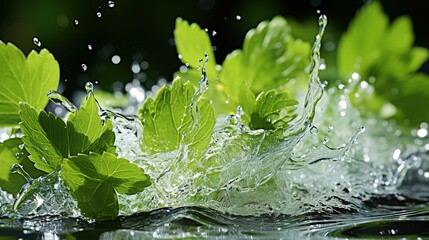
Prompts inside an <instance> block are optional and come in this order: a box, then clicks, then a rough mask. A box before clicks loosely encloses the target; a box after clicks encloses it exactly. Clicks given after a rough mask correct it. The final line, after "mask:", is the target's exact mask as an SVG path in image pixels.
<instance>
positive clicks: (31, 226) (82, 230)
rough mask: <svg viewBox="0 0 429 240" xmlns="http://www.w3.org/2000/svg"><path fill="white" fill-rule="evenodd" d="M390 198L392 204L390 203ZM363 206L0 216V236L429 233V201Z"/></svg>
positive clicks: (388, 235) (377, 201) (409, 235)
mask: <svg viewBox="0 0 429 240" xmlns="http://www.w3.org/2000/svg"><path fill="white" fill-rule="evenodd" d="M385 204H389V205H385ZM366 205H367V206H366V208H365V209H363V210H362V211H360V212H344V211H343V212H338V213H333V214H317V213H311V214H306V215H300V216H293V217H291V216H286V215H263V216H259V217H246V216H236V215H229V214H222V213H220V212H217V211H215V210H211V209H203V208H196V207H181V208H175V209H168V208H163V209H158V210H155V211H152V212H144V213H138V214H135V215H132V216H127V217H118V218H117V219H116V220H114V221H101V222H95V223H88V222H86V221H84V220H82V219H78V218H75V219H73V218H64V217H60V216H55V217H54V216H45V217H37V218H22V219H10V218H3V219H1V220H0V229H1V230H0V238H1V239H3V238H2V237H7V236H9V237H11V238H12V239H15V238H22V239H203V238H205V239H335V238H348V239H350V238H362V239H374V238H401V239H403V238H405V239H407V238H409V239H419V238H420V239H423V238H426V237H429V231H428V228H427V226H429V207H428V206H427V205H426V206H425V204H424V202H422V201H420V200H414V199H406V198H405V197H399V196H386V197H384V198H378V199H372V200H371V201H368V202H367V203H366Z"/></svg>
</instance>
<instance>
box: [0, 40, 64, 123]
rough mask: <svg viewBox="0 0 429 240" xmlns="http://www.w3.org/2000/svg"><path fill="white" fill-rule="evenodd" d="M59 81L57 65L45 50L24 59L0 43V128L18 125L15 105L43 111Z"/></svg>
mask: <svg viewBox="0 0 429 240" xmlns="http://www.w3.org/2000/svg"><path fill="white" fill-rule="evenodd" d="M59 77H60V73H59V66H58V62H57V61H56V60H55V59H54V57H53V56H52V54H51V53H49V51H48V50H46V49H43V50H41V51H40V53H39V54H38V53H37V52H35V51H31V52H30V54H29V55H28V57H27V59H26V58H25V56H24V54H23V53H22V52H21V51H20V50H19V49H18V48H17V47H15V46H14V45H13V44H11V43H8V44H5V43H3V42H1V41H0V81H1V84H2V87H1V90H0V126H13V125H18V123H19V119H20V118H19V114H18V111H19V102H27V103H28V104H30V105H32V106H34V107H35V108H36V109H43V108H44V107H45V106H46V104H47V103H48V98H46V94H47V93H48V91H49V90H56V89H57V88H58V83H59Z"/></svg>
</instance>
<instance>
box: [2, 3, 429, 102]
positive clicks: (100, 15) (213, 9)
mask: <svg viewBox="0 0 429 240" xmlns="http://www.w3.org/2000/svg"><path fill="white" fill-rule="evenodd" d="M381 2H382V5H383V8H384V10H385V11H386V12H387V13H388V14H389V16H390V18H391V19H394V18H396V17H398V16H401V15H409V16H410V17H411V18H412V21H413V24H414V31H415V35H416V38H415V44H416V45H419V46H424V47H427V48H429V33H428V32H427V24H428V23H429V14H427V9H426V8H425V7H424V6H422V4H423V3H422V1H392V0H385V1H381ZM364 3H365V1H362V0H359V1H358V0H348V1H343V0H336V1H333V0H302V1H299V0H289V1H286V0H264V1H258V0H246V1H220V0H193V1H166V0H157V1H146V0H92V1H85V0H73V1H72V0H33V1H25V0H17V1H9V0H0V40H1V41H3V42H12V43H14V44H15V45H17V46H18V47H19V48H20V49H22V50H23V51H24V53H25V54H28V52H29V51H30V50H31V49H36V50H38V51H39V50H40V49H41V48H47V49H49V50H50V51H51V52H52V53H53V54H54V56H55V57H56V59H57V60H58V61H59V63H60V68H61V89H60V90H61V91H63V92H64V95H65V96H68V97H71V94H72V93H73V92H74V91H75V90H76V89H80V90H83V89H84V84H85V83H86V82H87V81H92V82H95V83H96V84H97V87H99V88H101V89H103V90H106V91H112V90H113V89H120V88H123V84H125V83H127V82H130V81H132V80H133V79H138V80H139V81H140V82H141V83H142V85H143V86H145V87H147V88H149V87H150V86H151V85H152V84H154V83H156V82H157V81H159V80H160V79H166V80H167V81H170V80H171V78H172V75H173V72H174V71H176V70H177V69H178V68H179V66H180V61H179V59H178V57H177V53H176V49H175V46H174V39H173V30H174V24H175V19H176V18H177V17H182V18H184V19H186V20H188V21H190V22H197V23H198V24H199V25H200V26H201V27H202V28H207V29H208V32H209V33H211V35H213V36H211V40H212V43H213V45H214V46H216V51H215V54H216V60H217V62H218V63H221V62H222V61H223V59H224V57H225V56H226V54H228V53H229V52H231V51H232V50H234V49H237V48H241V46H242V42H243V39H244V35H245V33H246V32H247V31H248V30H249V29H250V28H253V27H255V26H256V25H257V24H258V23H259V22H260V21H262V20H268V19H271V18H272V17H273V16H275V15H283V16H285V17H286V18H287V19H288V20H290V22H291V23H292V24H295V25H298V26H299V27H297V28H295V29H296V30H297V31H299V33H298V34H301V35H302V37H304V38H312V37H314V36H315V34H316V32H317V27H318V26H317V18H318V14H317V10H320V11H321V12H322V13H324V14H326V15H327V16H328V19H329V24H328V30H327V31H328V34H327V35H326V36H325V41H331V42H332V43H334V46H335V41H336V40H337V39H338V37H339V36H340V33H341V32H342V31H344V30H345V29H346V27H347V25H348V23H349V21H350V19H351V18H353V16H354V14H355V12H356V11H357V10H358V9H359V8H360V7H361V6H362V5H363V4H364ZM214 32H215V33H216V34H213V33H214ZM322 55H323V53H322ZM426 65H427V64H426Z"/></svg>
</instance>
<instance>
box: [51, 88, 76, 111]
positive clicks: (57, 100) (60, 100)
mask: <svg viewBox="0 0 429 240" xmlns="http://www.w3.org/2000/svg"><path fill="white" fill-rule="evenodd" d="M47 96H48V98H49V100H50V101H51V102H53V103H54V104H56V105H60V106H62V107H63V108H65V109H66V110H67V111H69V112H72V113H73V112H76V111H77V107H76V106H75V105H73V103H71V102H70V101H69V100H68V99H67V98H66V97H64V96H63V95H61V93H59V92H57V91H54V90H51V91H49V92H48V94H47Z"/></svg>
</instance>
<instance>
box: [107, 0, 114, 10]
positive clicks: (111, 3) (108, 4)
mask: <svg viewBox="0 0 429 240" xmlns="http://www.w3.org/2000/svg"><path fill="white" fill-rule="evenodd" d="M107 6H109V8H112V7H114V6H115V2H113V1H109V2H108V3H107Z"/></svg>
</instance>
